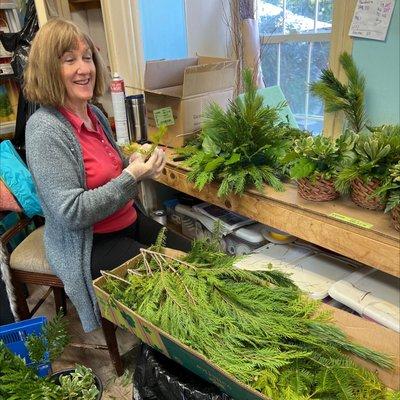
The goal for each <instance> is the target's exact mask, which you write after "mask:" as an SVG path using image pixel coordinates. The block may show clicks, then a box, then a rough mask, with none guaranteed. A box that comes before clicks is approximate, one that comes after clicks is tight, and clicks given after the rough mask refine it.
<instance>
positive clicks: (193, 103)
mask: <svg viewBox="0 0 400 400" xmlns="http://www.w3.org/2000/svg"><path fill="white" fill-rule="evenodd" d="M236 69H237V61H232V60H227V59H224V58H215V57H205V56H200V57H192V58H184V59H180V60H158V61H148V62H147V63H146V66H145V73H144V87H145V98H146V114H147V124H148V136H149V139H150V140H152V139H154V135H155V133H156V132H157V128H158V126H160V125H161V124H165V125H167V127H168V131H167V134H166V135H165V136H164V138H163V139H162V140H161V144H163V145H165V146H169V147H179V146H182V145H184V144H185V142H186V140H187V139H188V138H190V137H191V135H192V134H193V133H195V132H197V131H199V130H200V128H201V123H202V116H203V113H204V111H205V110H206V108H207V107H208V105H209V104H210V103H212V102H215V103H217V104H219V105H220V106H221V107H222V108H224V109H225V108H226V107H227V105H228V102H229V100H231V99H232V97H233V88H234V84H235V77H236Z"/></svg>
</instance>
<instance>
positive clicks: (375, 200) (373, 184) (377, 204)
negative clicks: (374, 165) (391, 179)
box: [351, 178, 385, 210]
mask: <svg viewBox="0 0 400 400" xmlns="http://www.w3.org/2000/svg"><path fill="white" fill-rule="evenodd" d="M379 186H380V182H379V181H378V180H376V179H373V180H372V181H370V182H368V183H365V182H364V181H363V180H362V179H360V178H356V179H355V180H354V181H353V182H352V183H351V199H352V200H353V202H354V203H356V204H357V205H358V206H360V207H363V208H368V209H369V210H383V209H384V208H385V201H384V200H383V199H382V198H381V197H378V196H371V195H372V193H373V192H374V191H375V190H376V189H377V188H378V187H379Z"/></svg>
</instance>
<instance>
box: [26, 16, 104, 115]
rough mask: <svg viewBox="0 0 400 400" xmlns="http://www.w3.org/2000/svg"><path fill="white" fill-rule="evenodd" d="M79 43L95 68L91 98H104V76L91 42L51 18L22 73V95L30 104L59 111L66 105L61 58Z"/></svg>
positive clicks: (69, 25)
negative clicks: (85, 44) (81, 41)
mask: <svg viewBox="0 0 400 400" xmlns="http://www.w3.org/2000/svg"><path fill="white" fill-rule="evenodd" d="M79 40H83V41H84V42H86V43H87V45H88V46H89V48H90V50H91V52H92V56H93V61H94V65H95V67H96V81H95V85H94V90H93V97H95V98H96V97H99V96H101V95H103V94H104V92H105V90H106V87H107V83H108V73H107V70H106V68H105V66H104V62H103V59H102V58H101V56H100V54H99V52H98V51H97V49H96V47H95V45H94V44H93V41H92V39H90V37H89V36H88V35H87V34H86V33H84V32H83V31H82V30H81V29H80V28H79V27H78V26H76V25H75V24H74V23H72V22H70V21H66V20H63V19H61V18H55V19H52V20H50V21H49V22H47V23H46V24H44V25H43V26H42V27H41V28H40V29H39V31H38V32H37V33H36V35H35V38H34V39H33V42H32V46H31V49H30V52H29V56H28V64H27V67H26V69H25V72H24V89H23V90H24V95H25V97H26V98H27V99H28V100H29V101H32V102H35V103H39V104H41V105H47V106H53V107H59V106H63V105H64V104H65V101H66V97H67V92H66V88H65V86H64V83H63V81H62V79H61V61H60V59H61V57H62V55H63V54H64V53H65V52H66V51H68V50H71V49H74V48H76V47H77V45H78V41H79Z"/></svg>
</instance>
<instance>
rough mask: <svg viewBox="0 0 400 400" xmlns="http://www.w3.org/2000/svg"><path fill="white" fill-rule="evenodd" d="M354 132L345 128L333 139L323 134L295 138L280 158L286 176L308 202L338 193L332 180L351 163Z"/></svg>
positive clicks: (324, 199) (335, 195)
mask: <svg viewBox="0 0 400 400" xmlns="http://www.w3.org/2000/svg"><path fill="white" fill-rule="evenodd" d="M355 140H356V135H354V134H353V133H352V132H350V131H347V132H345V133H344V134H343V135H342V136H340V137H339V138H338V139H336V140H334V139H331V138H329V137H325V136H321V135H318V136H314V137H313V136H309V137H304V138H301V139H297V140H295V142H294V145H293V149H292V151H291V152H290V153H288V154H287V156H286V157H285V158H284V159H283V162H284V163H285V164H286V165H287V167H288V170H289V175H290V177H291V178H292V179H295V180H296V181H297V184H298V193H299V195H300V196H301V197H303V198H304V199H306V200H311V201H328V200H333V199H335V198H337V197H338V196H339V193H338V192H337V190H336V189H335V185H334V180H335V178H336V177H337V174H338V172H339V171H340V170H341V169H342V168H343V167H344V166H346V165H348V164H351V163H352V162H353V158H354V153H353V152H352V150H353V147H354V143H355Z"/></svg>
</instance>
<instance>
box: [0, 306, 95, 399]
mask: <svg viewBox="0 0 400 400" xmlns="http://www.w3.org/2000/svg"><path fill="white" fill-rule="evenodd" d="M69 340H70V337H69V334H68V333H67V330H66V323H65V321H64V319H63V317H62V314H61V313H58V314H57V316H55V317H54V318H53V319H52V320H51V321H47V322H46V324H45V325H44V326H43V328H42V332H41V334H40V335H36V334H31V335H29V336H28V337H27V338H26V347H27V348H28V351H29V357H30V359H31V361H32V362H33V364H32V365H30V366H29V367H28V366H27V365H26V364H25V362H24V360H22V359H21V358H20V357H18V356H17V355H15V354H13V353H12V352H11V351H10V350H8V348H7V347H6V346H5V344H4V343H3V342H2V341H1V340H0V399H7V400H95V399H96V398H97V395H98V393H99V390H98V389H97V387H96V385H95V381H94V376H93V373H92V370H91V369H90V368H86V367H84V366H81V365H77V366H76V369H75V371H73V372H72V373H71V374H70V375H66V376H62V377H60V382H59V384H58V383H56V382H54V380H52V379H51V377H45V378H41V377H39V376H38V375H37V374H36V367H37V366H38V365H40V364H42V363H45V362H47V360H46V358H45V355H46V354H48V355H49V359H50V362H53V361H54V360H56V359H57V358H58V357H59V356H60V355H61V354H62V352H63V351H64V348H65V346H66V345H67V344H68V343H69Z"/></svg>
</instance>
